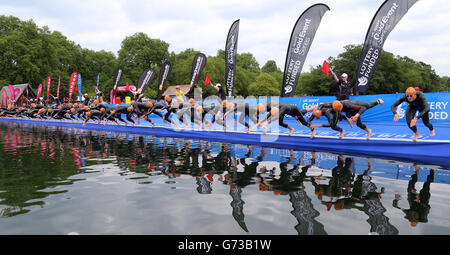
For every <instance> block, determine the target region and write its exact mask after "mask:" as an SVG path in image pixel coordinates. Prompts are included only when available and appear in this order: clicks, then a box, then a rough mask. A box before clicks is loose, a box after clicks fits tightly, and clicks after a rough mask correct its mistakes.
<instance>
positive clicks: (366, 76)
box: [355, 0, 418, 94]
mask: <svg viewBox="0 0 450 255" xmlns="http://www.w3.org/2000/svg"><path fill="white" fill-rule="evenodd" d="M417 1H418V0H402V1H395V0H386V1H384V3H383V4H382V5H381V6H380V8H379V9H378V11H377V12H376V13H375V16H374V17H373V19H372V22H371V24H370V26H369V30H368V31H367V34H366V39H365V41H364V46H363V49H362V51H361V56H360V60H359V67H358V70H357V71H356V84H355V87H356V88H357V89H358V91H359V92H360V93H361V94H366V93H367V91H368V89H369V83H370V80H371V79H372V76H373V75H374V73H375V68H376V66H377V65H378V60H379V59H380V57H381V52H382V50H383V45H384V42H385V41H386V39H387V37H388V35H389V33H391V31H392V30H393V29H394V28H395V26H396V25H397V24H398V22H400V20H401V19H402V17H403V16H404V15H405V14H406V13H407V12H408V10H409V9H410V8H411V7H412V6H413V5H414V4H415V3H416V2H417Z"/></svg>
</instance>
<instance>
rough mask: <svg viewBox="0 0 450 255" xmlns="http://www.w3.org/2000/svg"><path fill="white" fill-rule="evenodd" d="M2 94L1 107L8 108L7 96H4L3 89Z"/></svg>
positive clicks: (4, 91)
mask: <svg viewBox="0 0 450 255" xmlns="http://www.w3.org/2000/svg"><path fill="white" fill-rule="evenodd" d="M2 94H3V97H2V107H6V106H8V96H7V95H6V90H5V89H2Z"/></svg>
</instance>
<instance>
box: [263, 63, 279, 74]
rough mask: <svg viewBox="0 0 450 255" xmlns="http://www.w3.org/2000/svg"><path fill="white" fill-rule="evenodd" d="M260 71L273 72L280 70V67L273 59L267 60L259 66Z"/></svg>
mask: <svg viewBox="0 0 450 255" xmlns="http://www.w3.org/2000/svg"><path fill="white" fill-rule="evenodd" d="M261 72H264V73H274V72H281V70H280V68H278V66H277V63H276V62H275V60H268V61H267V62H266V63H265V64H264V66H263V67H262V68H261Z"/></svg>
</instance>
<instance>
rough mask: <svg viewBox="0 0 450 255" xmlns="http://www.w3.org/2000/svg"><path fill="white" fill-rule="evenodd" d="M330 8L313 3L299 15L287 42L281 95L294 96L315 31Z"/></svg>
mask: <svg viewBox="0 0 450 255" xmlns="http://www.w3.org/2000/svg"><path fill="white" fill-rule="evenodd" d="M329 10H330V8H329V7H328V6H327V5H325V4H315V5H313V6H311V7H309V8H308V9H307V10H306V11H304V12H303V13H302V15H300V17H299V18H298V20H297V22H296V23H295V26H294V29H293V30H292V34H291V39H290V42H289V46H288V50H287V54H286V64H285V66H284V75H283V86H282V89H281V96H282V97H292V96H294V92H295V88H296V87H297V83H298V77H299V76H300V73H301V71H302V68H303V64H304V63H305V59H306V56H307V55H308V51H309V48H310V47H311V44H312V41H313V39H314V36H315V35H316V31H317V29H318V28H319V25H320V22H321V21H322V17H323V15H324V14H325V12H327V11H329Z"/></svg>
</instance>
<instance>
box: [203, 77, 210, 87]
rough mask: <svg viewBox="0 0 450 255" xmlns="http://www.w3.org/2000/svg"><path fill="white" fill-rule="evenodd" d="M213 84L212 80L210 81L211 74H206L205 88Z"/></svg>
mask: <svg viewBox="0 0 450 255" xmlns="http://www.w3.org/2000/svg"><path fill="white" fill-rule="evenodd" d="M210 82H211V79H209V74H206V79H205V84H204V86H206V85H208V84H209V83H210Z"/></svg>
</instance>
